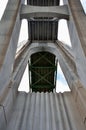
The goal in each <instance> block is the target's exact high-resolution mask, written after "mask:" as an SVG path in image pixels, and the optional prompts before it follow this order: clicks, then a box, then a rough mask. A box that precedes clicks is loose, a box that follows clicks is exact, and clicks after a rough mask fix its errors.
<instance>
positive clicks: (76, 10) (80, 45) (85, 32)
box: [63, 0, 86, 88]
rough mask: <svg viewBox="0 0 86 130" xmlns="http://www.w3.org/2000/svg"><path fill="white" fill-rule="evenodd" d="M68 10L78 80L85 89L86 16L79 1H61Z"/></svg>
mask: <svg viewBox="0 0 86 130" xmlns="http://www.w3.org/2000/svg"><path fill="white" fill-rule="evenodd" d="M63 1H64V4H67V5H68V8H69V15H70V18H69V21H68V28H69V33H70V39H71V44H72V51H73V54H74V57H75V64H76V68H77V73H78V75H79V78H80V80H81V82H82V84H83V86H84V87H85V88H86V57H85V55H86V47H85V46H86V16H85V14H84V12H83V10H82V7H81V4H80V1H79V0H76V1H75V0H63Z"/></svg>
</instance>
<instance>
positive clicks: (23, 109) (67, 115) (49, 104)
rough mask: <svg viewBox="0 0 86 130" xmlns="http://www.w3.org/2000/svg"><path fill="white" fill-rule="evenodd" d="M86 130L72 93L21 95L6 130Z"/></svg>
mask: <svg viewBox="0 0 86 130" xmlns="http://www.w3.org/2000/svg"><path fill="white" fill-rule="evenodd" d="M12 128H14V130H24V129H25V130H52V129H53V130H58V129H59V130H64V129H66V130H85V129H86V128H85V126H84V123H83V122H82V121H81V119H80V115H79V112H78V110H77V109H76V107H75V104H74V101H73V99H72V96H71V93H64V94H61V93H59V94H56V93H28V94H25V93H21V92H19V95H18V97H17V100H16V103H15V105H14V109H13V112H12V116H11V119H10V122H9V124H8V126H7V129H6V130H12Z"/></svg>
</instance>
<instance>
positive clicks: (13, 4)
mask: <svg viewBox="0 0 86 130" xmlns="http://www.w3.org/2000/svg"><path fill="white" fill-rule="evenodd" d="M20 3H21V1H20V0H9V1H8V4H7V7H6V10H5V12H4V15H3V17H2V19H1V21H0V96H1V95H2V94H3V92H4V89H5V88H6V86H8V84H9V83H10V80H11V75H12V71H13V64H14V60H15V53H16V48H17V42H18V37H19V31H20V25H21V24H20V23H21V21H20V13H19V10H20V6H21V4H20Z"/></svg>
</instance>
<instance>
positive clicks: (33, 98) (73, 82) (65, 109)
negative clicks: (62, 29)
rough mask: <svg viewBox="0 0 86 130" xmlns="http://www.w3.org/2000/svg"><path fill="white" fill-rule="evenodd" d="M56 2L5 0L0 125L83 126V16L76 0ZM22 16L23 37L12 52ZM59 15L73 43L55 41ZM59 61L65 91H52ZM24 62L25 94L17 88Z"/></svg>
mask: <svg viewBox="0 0 86 130" xmlns="http://www.w3.org/2000/svg"><path fill="white" fill-rule="evenodd" d="M59 3H60V1H59V0H43V1H41V0H27V4H26V5H25V4H24V0H8V3H7V6H6V9H5V12H4V14H3V17H2V19H1V21H0V119H1V120H0V130H12V129H13V130H24V129H25V130H52V129H53V130H57V129H59V130H64V129H65V130H85V129H86V100H85V99H86V80H85V78H86V58H85V54H86V50H85V49H86V47H85V46H86V22H85V21H86V16H85V14H84V12H83V9H82V6H81V3H80V1H79V0H76V1H75V0H63V3H64V4H63V5H62V6H60V4H59ZM22 19H27V21H28V41H27V42H25V43H24V45H23V46H22V48H21V49H20V50H19V51H17V53H16V50H17V44H18V38H19V31H20V27H21V21H22ZM60 19H65V20H67V23H68V29H69V34H70V39H71V44H72V48H70V47H67V46H65V44H64V43H62V42H61V41H59V40H58V22H59V20H60ZM58 62H59V63H60V66H61V68H62V71H63V73H64V75H65V77H66V80H67V83H68V85H69V87H70V89H71V91H70V92H65V93H56V73H57V66H58ZM26 65H28V68H29V78H30V79H29V86H30V92H29V93H25V92H18V87H19V84H20V81H21V78H22V75H23V73H24V70H25V68H26ZM29 86H28V87H29Z"/></svg>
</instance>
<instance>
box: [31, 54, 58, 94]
mask: <svg viewBox="0 0 86 130" xmlns="http://www.w3.org/2000/svg"><path fill="white" fill-rule="evenodd" d="M30 60H31V63H30V65H29V69H30V71H31V84H30V87H31V88H32V91H35V92H37V91H39V92H41V91H43V92H46V91H48V92H50V91H52V92H53V89H55V87H56V84H55V79H54V77H55V75H56V71H57V65H56V63H55V56H54V55H52V54H51V53H49V52H39V53H35V54H33V55H32V56H31V59H30Z"/></svg>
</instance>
